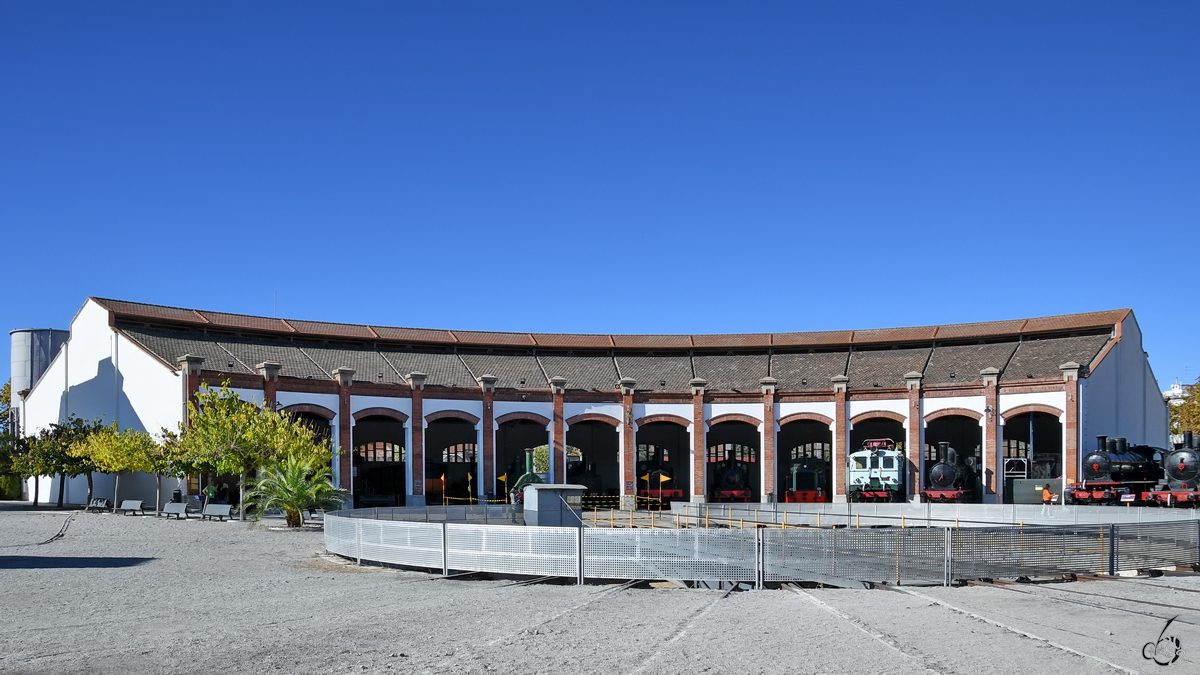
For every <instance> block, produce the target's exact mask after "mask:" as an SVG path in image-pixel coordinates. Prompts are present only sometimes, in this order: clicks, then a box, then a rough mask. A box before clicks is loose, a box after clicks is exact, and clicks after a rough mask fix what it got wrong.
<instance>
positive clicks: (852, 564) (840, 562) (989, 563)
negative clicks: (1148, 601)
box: [325, 507, 1200, 584]
mask: <svg viewBox="0 0 1200 675" xmlns="http://www.w3.org/2000/svg"><path fill="white" fill-rule="evenodd" d="M449 508H483V509H486V508H494V507H449ZM381 511H383V512H384V513H382V514H380V515H382V516H384V517H383V518H382V519H380V518H375V517H373V516H374V515H375V514H376V510H375V509H360V510H358V511H355V512H345V511H343V512H338V513H331V514H327V516H326V518H325V545H326V548H327V549H328V550H329V551H330V552H332V553H336V554H339V555H344V556H348V557H352V558H361V559H363V560H371V561H377V562H384V563H393V564H402V565H412V566H416V567H427V568H445V569H453V570H458V571H477V572H496V573H507V574H523V575H534V576H562V577H578V576H579V574H580V569H579V565H580V563H581V560H582V564H583V570H582V572H583V575H584V576H587V577H592V578H602V579H669V580H723V581H744V582H756V581H757V582H784V581H819V582H830V583H835V584H836V583H837V582H838V581H839V580H854V581H870V582H886V583H898V584H911V583H930V582H933V583H947V584H948V583H950V582H951V581H952V580H954V579H976V578H1012V577H1020V576H1044V575H1055V574H1065V573H1096V572H1099V573H1109V574H1112V573H1115V572H1118V571H1124V570H1137V569H1150V568H1155V567H1165V566H1171V565H1197V564H1200V523H1197V522H1196V521H1176V522H1163V523H1146V524H1140V525H1130V524H1124V525H1115V524H1107V525H1100V524H1084V525H1068V526H1022V527H986V528H984V527H977V528H958V529H954V528H943V527H934V528H929V527H910V528H896V527H892V528H884V529H872V528H863V529H857V528H844V527H842V528H837V529H829V528H826V529H814V528H792V529H783V528H771V529H725V528H721V529H703V528H685V529H675V528H656V529H650V528H644V529H643V528H582V529H580V528H570V527H525V526H513V525H484V524H468V523H461V522H459V523H445V522H434V523H427V522H412V521H409V520H401V519H395V518H394V517H395V516H405V517H415V514H413V513H400V514H395V513H391V512H389V510H386V509H383V510H381ZM433 515H434V516H435V517H462V518H466V517H470V514H467V513H462V514H454V513H449V514H443V513H437V512H434V514H433ZM481 515H483V516H485V517H488V514H481ZM507 515H511V514H507ZM426 517H428V514H426ZM443 537H444V540H445V542H446V547H445V549H444V550H443ZM581 556H582V558H581Z"/></svg>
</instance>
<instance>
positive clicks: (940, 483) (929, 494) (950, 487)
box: [921, 441, 979, 503]
mask: <svg viewBox="0 0 1200 675" xmlns="http://www.w3.org/2000/svg"><path fill="white" fill-rule="evenodd" d="M978 481H979V467H978V466H977V465H976V463H975V456H974V455H959V454H958V452H957V451H956V450H955V449H954V448H952V447H950V444H949V443H947V442H945V441H941V442H939V443H938V446H937V463H936V464H934V465H932V466H930V467H929V469H928V470H927V471H926V472H925V489H923V490H921V499H922V501H926V502H959V503H962V502H970V501H973V498H974V496H975V488H976V485H977V483H978Z"/></svg>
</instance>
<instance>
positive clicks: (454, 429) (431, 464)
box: [425, 417, 479, 506]
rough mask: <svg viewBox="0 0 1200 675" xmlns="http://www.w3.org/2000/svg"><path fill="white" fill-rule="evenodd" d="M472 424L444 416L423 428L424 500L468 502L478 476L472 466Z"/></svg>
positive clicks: (473, 454) (432, 501)
mask: <svg viewBox="0 0 1200 675" xmlns="http://www.w3.org/2000/svg"><path fill="white" fill-rule="evenodd" d="M475 440H476V437H475V425H474V424H471V423H470V422H468V421H467V420H464V419H460V418H457V417H443V418H441V419H436V420H434V421H432V422H430V423H429V426H428V427H427V428H426V429H425V503H426V504H427V505H430V506H433V505H439V504H446V505H453V504H470V503H472V502H473V501H474V499H475V495H474V493H475V485H476V482H477V481H478V479H479V476H478V475H477V473H476V470H475V467H476V463H475Z"/></svg>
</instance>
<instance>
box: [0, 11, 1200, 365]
mask: <svg viewBox="0 0 1200 675" xmlns="http://www.w3.org/2000/svg"><path fill="white" fill-rule="evenodd" d="M1198 30H1200V4H1197V3H1192V2H1156V3H1133V2H1126V3H1104V2H1086V3H1066V2H1062V3H1043V2H1034V3H989V2H972V3H961V2H950V3H920V2H911V3H894V2H837V3H834V2H829V3H821V4H817V3H801V2H779V3H731V2H717V3H703V2H652V3H646V2H592V3H562V2H545V3H519V2H503V3H494V2H466V3H456V2H436V3H435V2H426V3H398V2H380V3H371V2H357V3H313V2H276V3H270V2H257V3H234V2H224V3H222V2H206V3H199V2H191V3H161V2H151V3H133V2H124V3H117V2H113V3H95V2H83V3H67V2H44V3H17V2H8V3H4V4H3V5H0V225H2V227H3V231H4V232H5V235H6V236H5V237H4V244H3V247H4V254H5V255H4V257H5V261H6V264H5V268H6V269H5V272H6V274H5V276H6V278H7V281H8V284H7V285H8V293H6V294H5V298H4V300H3V301H0V326H3V327H4V328H5V329H6V330H9V329H13V328H25V327H63V328H65V327H66V326H67V324H68V322H69V320H70V318H71V316H72V315H73V314H74V313H75V311H76V310H77V309H78V307H79V306H80V305H81V304H82V303H83V301H84V299H85V298H86V297H87V296H89V295H96V296H106V297H114V298H121V299H129V300H136V301H142V302H152V303H161V304H170V305H180V306H185V307H196V308H202V309H216V310H222V311H231V312H243V313H251V314H266V315H270V314H271V313H272V312H273V311H274V308H273V296H274V294H275V293H277V294H278V314H279V315H280V316H285V317H291V318H303V319H321V320H331V321H346V322H362V323H376V324H385V325H405V326H428V327H448V328H462V329H482V330H525V331H558V332H630V333H637V332H661V333H692V332H757V331H795V330H828V329H842V328H875V327H889V326H903V325H921V324H933V323H955V322H967V321H980V320H993V319H1006V318H1014V317H1026V316H1041V315H1048V314H1061V313H1069V312H1082V311H1091V310H1098V309H1110V308H1118V307H1132V308H1133V309H1134V310H1135V311H1136V313H1137V316H1138V319H1139V321H1140V323H1141V325H1142V328H1143V330H1144V331H1145V333H1146V343H1145V347H1146V350H1147V351H1148V352H1149V353H1150V357H1151V363H1152V365H1153V366H1154V369H1155V372H1156V374H1157V376H1158V378H1159V382H1160V384H1161V385H1162V386H1163V387H1164V388H1165V387H1166V386H1168V385H1169V384H1170V383H1171V382H1172V381H1174V379H1175V378H1177V377H1178V378H1181V379H1183V380H1185V381H1192V380H1195V379H1196V377H1197V376H1200V358H1198V356H1200V352H1198V341H1197V338H1196V335H1197V328H1198V326H1197V318H1196V317H1197V316H1198V314H1200V312H1198V309H1200V307H1198V305H1200V301H1198V300H1197V288H1196V283H1195V272H1194V268H1195V265H1196V262H1195V260H1196V251H1197V250H1198V246H1197V244H1198V243H1200V234H1198V232H1197V230H1198V227H1197V225H1198V223H1197V220H1198V219H1197V215H1198V213H1200V124H1198V121H1200V40H1197V39H1196V37H1195V36H1196V35H1197V32H1198ZM1189 259H1190V262H1189ZM1189 266H1190V267H1191V269H1190V270H1189V269H1188V267H1189ZM7 375H8V363H7V361H5V362H3V363H2V364H0V378H7Z"/></svg>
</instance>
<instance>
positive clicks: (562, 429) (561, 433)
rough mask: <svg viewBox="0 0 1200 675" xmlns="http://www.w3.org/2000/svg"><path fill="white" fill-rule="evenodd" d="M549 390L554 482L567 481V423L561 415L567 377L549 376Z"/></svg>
mask: <svg viewBox="0 0 1200 675" xmlns="http://www.w3.org/2000/svg"><path fill="white" fill-rule="evenodd" d="M550 391H551V393H552V394H553V395H554V415H553V417H554V420H553V425H554V432H553V433H552V434H551V439H550V451H551V453H552V456H553V457H554V482H555V483H566V482H567V423H566V417H564V416H563V395H564V394H566V393H567V378H565V377H552V378H550Z"/></svg>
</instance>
